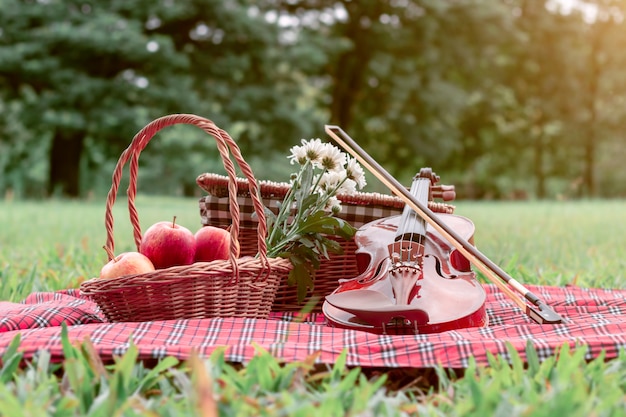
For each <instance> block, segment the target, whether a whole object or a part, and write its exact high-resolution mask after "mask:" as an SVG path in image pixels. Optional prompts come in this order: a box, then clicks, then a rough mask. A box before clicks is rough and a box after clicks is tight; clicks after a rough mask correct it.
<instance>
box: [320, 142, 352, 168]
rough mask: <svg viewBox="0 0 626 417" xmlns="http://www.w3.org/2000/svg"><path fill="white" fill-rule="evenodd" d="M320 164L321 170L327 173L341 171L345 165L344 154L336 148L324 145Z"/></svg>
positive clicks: (327, 144)
mask: <svg viewBox="0 0 626 417" xmlns="http://www.w3.org/2000/svg"><path fill="white" fill-rule="evenodd" d="M320 163H321V166H322V168H323V169H327V170H329V171H335V170H338V169H343V166H344V165H345V163H346V154H345V153H343V152H341V151H340V150H339V148H337V147H336V146H333V145H331V144H330V143H325V144H324V149H323V153H322V157H321V159H320Z"/></svg>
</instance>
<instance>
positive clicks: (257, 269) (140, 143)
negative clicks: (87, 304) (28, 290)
mask: <svg viewBox="0 0 626 417" xmlns="http://www.w3.org/2000/svg"><path fill="white" fill-rule="evenodd" d="M179 123H182V124H191V125H195V126H197V127H199V128H201V129H202V130H204V131H205V132H206V133H208V134H209V135H211V136H213V138H214V139H215V140H216V143H217V147H218V150H219V152H220V155H221V158H222V162H223V164H224V168H225V169H226V172H227V174H228V177H227V178H228V180H227V186H228V188H229V189H230V190H231V192H230V195H232V196H233V197H232V198H228V210H229V213H230V215H231V218H232V223H231V229H230V234H231V246H230V258H229V259H228V260H217V261H213V262H197V263H194V264H192V265H187V266H175V267H171V268H166V269H160V270H156V271H154V272H151V273H146V274H139V275H130V276H125V277H121V278H117V279H110V280H103V279H98V278H93V279H91V280H89V281H86V282H83V283H82V284H81V287H80V289H81V291H82V292H83V293H84V294H85V295H87V296H89V297H91V298H92V299H93V300H94V301H95V302H96V303H97V304H98V305H99V306H100V308H101V309H102V311H103V312H104V314H105V316H106V317H107V319H108V320H110V321H115V322H119V321H152V320H168V319H180V318H186V319H189V318H208V317H228V316H239V317H251V318H265V317H267V316H268V315H269V312H270V310H271V307H272V304H273V302H274V299H275V296H276V290H277V288H278V285H279V283H280V282H281V281H282V280H283V279H284V277H286V276H287V275H288V273H289V270H290V268H291V263H290V262H289V261H288V260H286V259H282V258H268V257H267V255H266V252H267V251H266V243H265V236H266V234H267V225H266V219H265V214H264V210H263V205H262V202H261V201H260V199H259V198H258V197H257V195H258V185H257V182H256V180H255V178H254V174H253V173H252V170H251V169H250V166H249V165H248V164H247V163H246V161H245V160H244V159H243V157H242V156H241V152H240V150H239V148H238V146H237V144H236V143H235V142H234V141H233V139H232V138H231V137H230V136H229V135H228V133H226V132H225V131H224V130H221V129H219V128H218V127H217V126H216V125H215V124H214V123H213V122H212V121H210V120H208V119H205V118H202V117H199V116H195V115H186V114H176V115H170V116H165V117H162V118H159V119H157V120H154V121H153V122H151V123H149V124H148V125H147V126H146V127H144V128H143V129H142V130H141V131H139V132H138V133H137V134H136V135H135V137H134V138H133V140H132V142H131V144H130V146H129V147H128V148H127V149H126V150H125V151H124V152H123V153H122V155H121V156H120V159H119V161H118V162H117V165H116V167H115V171H114V173H113V184H112V186H111V189H110V191H109V194H108V197H107V202H106V216H105V220H106V222H105V223H106V232H107V242H106V246H107V248H109V249H111V252H113V250H114V239H113V216H112V208H113V205H114V203H115V199H116V195H117V191H118V188H119V183H120V180H121V177H122V173H123V169H124V166H125V164H126V163H127V162H128V161H129V160H130V168H129V170H130V182H129V186H128V190H127V194H128V209H129V213H130V220H131V224H132V226H133V230H134V238H135V244H136V246H137V249H139V245H140V242H141V236H142V235H141V229H140V226H139V218H138V214H137V210H136V208H135V203H134V201H135V196H136V192H137V172H138V165H139V164H138V162H139V155H140V153H141V151H142V150H143V149H144V148H145V147H146V145H147V144H148V142H149V141H150V139H151V138H152V137H153V135H154V134H155V133H157V132H158V131H159V130H161V129H163V128H165V127H167V126H171V125H175V124H179ZM231 154H232V157H233V158H234V159H235V161H236V162H237V165H238V166H239V168H240V169H241V171H242V173H243V174H244V176H245V177H246V179H247V180H248V181H247V187H248V193H249V195H250V196H252V205H253V208H254V211H255V212H256V217H257V218H258V222H257V224H256V229H255V230H254V231H253V232H252V231H250V232H252V233H253V234H254V242H255V244H256V248H255V250H254V253H249V254H248V255H256V254H257V253H258V254H259V255H258V257H252V256H242V257H241V258H240V244H239V241H240V239H241V236H240V227H239V218H240V210H239V205H238V203H237V199H236V194H237V192H236V186H237V181H236V177H235V175H236V174H235V165H234V164H233V161H232V160H231ZM248 239H249V237H246V240H248Z"/></svg>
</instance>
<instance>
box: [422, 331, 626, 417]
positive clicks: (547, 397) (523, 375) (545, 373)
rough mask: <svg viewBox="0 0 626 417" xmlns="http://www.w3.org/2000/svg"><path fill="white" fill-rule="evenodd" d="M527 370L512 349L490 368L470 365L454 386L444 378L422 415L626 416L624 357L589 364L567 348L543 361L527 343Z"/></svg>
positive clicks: (583, 351)
mask: <svg viewBox="0 0 626 417" xmlns="http://www.w3.org/2000/svg"><path fill="white" fill-rule="evenodd" d="M525 354H526V357H527V362H528V364H527V365H525V364H524V361H523V360H522V357H521V355H520V353H519V352H517V351H516V350H515V349H513V348H512V347H510V346H509V354H508V357H507V358H505V357H500V356H499V357H495V356H493V355H490V356H489V366H477V365H476V364H475V363H470V366H469V367H468V368H467V369H466V370H465V377H464V378H463V379H460V380H458V381H457V380H453V379H450V377H449V376H448V375H447V374H446V373H445V372H441V371H440V372H439V375H440V377H441V379H440V387H439V393H438V394H436V395H434V398H436V402H437V407H434V406H433V404H432V403H428V404H426V405H425V406H422V405H420V406H419V407H418V408H417V410H416V411H417V412H418V413H419V414H420V415H441V416H443V415H445V416H461V415H462V416H484V415H497V416H500V415H502V416H504V415H506V416H511V417H514V416H526V415H532V416H553V415H556V414H559V415H561V414H563V415H565V414H566V415H570V416H581V417H582V416H589V415H597V416H617V415H622V414H623V413H624V412H626V405H625V404H624V401H623V397H624V392H625V389H626V386H624V375H625V374H624V373H625V372H626V367H625V363H626V362H624V359H626V354H625V352H624V351H623V350H622V351H621V352H620V357H619V358H618V359H616V360H615V361H612V362H608V363H607V362H606V361H605V358H604V357H603V356H600V357H598V358H595V359H593V360H592V361H588V360H587V358H586V356H585V354H586V349H585V348H584V347H580V348H574V349H572V348H570V347H569V345H563V346H562V347H561V348H560V349H559V350H558V352H557V353H556V354H555V355H554V356H551V357H549V358H548V359H546V360H544V361H543V362H540V361H539V358H538V356H537V352H536V350H535V349H534V348H533V347H532V345H531V344H530V343H529V344H528V346H527V348H526V352H525Z"/></svg>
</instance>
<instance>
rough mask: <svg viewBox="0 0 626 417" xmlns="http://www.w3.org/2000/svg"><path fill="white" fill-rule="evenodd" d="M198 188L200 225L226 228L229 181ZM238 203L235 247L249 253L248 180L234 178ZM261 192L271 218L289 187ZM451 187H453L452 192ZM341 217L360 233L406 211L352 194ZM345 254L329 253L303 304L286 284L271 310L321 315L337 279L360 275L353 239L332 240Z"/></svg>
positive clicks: (376, 197) (383, 198)
mask: <svg viewBox="0 0 626 417" xmlns="http://www.w3.org/2000/svg"><path fill="white" fill-rule="evenodd" d="M196 183H197V184H198V186H199V187H200V188H202V189H203V190H205V191H206V192H207V193H208V195H207V196H205V197H204V198H201V199H200V202H199V205H200V207H199V209H200V217H201V222H202V224H203V225H209V226H216V227H222V228H226V227H228V226H229V225H230V223H231V221H232V219H231V216H230V212H229V210H228V200H229V197H230V195H229V190H230V188H229V187H228V185H229V178H228V177H226V176H223V175H219V174H215V173H204V174H201V175H200V176H198V177H197V178H196ZM237 183H238V187H237V190H238V195H237V201H238V205H239V207H240V208H241V218H240V222H241V229H240V233H239V242H240V244H241V253H242V254H244V255H245V254H252V253H254V252H255V250H256V238H257V236H256V218H255V215H254V209H253V204H252V202H253V200H252V198H251V195H250V193H249V191H248V180H247V179H245V178H238V179H237ZM258 183H259V192H260V194H261V197H262V199H263V203H264V204H265V206H266V207H268V208H269V209H270V210H272V211H274V212H275V213H276V212H277V211H278V208H277V207H278V204H277V203H279V202H281V201H282V200H283V198H284V197H285V195H286V194H287V191H288V190H289V187H290V185H289V184H288V183H283V182H273V181H266V180H261V181H258ZM452 188H453V187H452ZM337 198H338V199H339V200H340V201H341V213H339V214H338V215H337V217H340V218H342V219H344V220H346V221H348V222H349V223H350V224H352V226H354V227H356V228H359V227H361V226H363V225H364V224H366V223H369V222H371V221H374V220H378V219H381V218H384V217H390V216H395V215H400V214H401V213H402V210H403V209H404V205H405V204H404V201H402V199H400V198H398V197H395V196H391V195H387V194H382V193H376V192H356V193H355V194H350V195H345V194H339V195H337ZM428 207H429V208H430V209H431V210H432V211H434V212H438V213H453V211H454V206H452V205H450V204H447V203H444V202H442V201H434V200H430V201H429V202H428ZM336 240H337V241H338V242H339V244H340V245H341V247H342V249H343V253H341V254H330V258H329V259H324V260H323V261H322V263H321V266H320V269H318V270H317V271H316V273H315V282H314V288H313V289H312V290H309V292H308V294H307V296H306V298H305V300H304V301H303V302H298V299H297V288H296V286H290V285H288V284H287V282H286V280H283V281H281V283H280V284H279V287H278V290H277V292H276V298H275V300H274V305H273V310H274V311H293V312H296V311H300V310H302V309H303V307H305V306H306V307H307V308H310V309H311V311H313V312H320V311H321V307H322V303H323V301H324V297H325V296H326V295H328V294H330V293H332V292H333V291H334V290H335V289H337V287H338V280H339V279H343V278H352V277H355V276H357V275H358V274H359V269H360V268H362V267H364V266H365V265H359V255H358V254H356V253H355V251H356V250H357V246H356V244H355V242H354V240H345V239H341V238H336Z"/></svg>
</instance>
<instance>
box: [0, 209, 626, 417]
mask: <svg viewBox="0 0 626 417" xmlns="http://www.w3.org/2000/svg"><path fill="white" fill-rule="evenodd" d="M124 203H125V202H124V201H120V202H119V206H118V205H116V207H115V208H114V217H115V219H116V223H115V227H116V229H115V230H116V236H118V240H117V241H116V243H117V246H116V248H117V249H118V250H126V249H131V248H132V231H131V228H130V225H129V224H128V220H127V208H126V207H125V204H124ZM137 204H138V210H139V214H140V218H141V221H142V225H143V226H144V227H147V225H149V224H152V223H153V222H155V221H158V220H162V219H163V218H166V217H171V216H172V215H173V214H176V215H177V216H178V220H179V221H180V222H181V224H183V225H186V226H187V227H190V228H193V227H194V226H193V225H194V224H197V225H198V227H199V220H198V207H197V201H196V200H195V199H171V198H162V197H161V198H148V197H141V198H139V200H138V202H137ZM624 204H625V203H624V202H623V201H576V202H571V201H570V202H535V203H521V202H507V203H494V202H491V203H486V202H482V203H478V202H458V203H457V209H456V213H457V214H460V215H465V216H467V217H468V218H470V219H471V220H473V221H474V223H475V225H476V231H475V235H474V238H475V242H476V244H477V245H478V247H479V248H480V249H481V251H482V252H483V253H485V254H487V256H489V257H490V258H492V259H493V260H494V261H495V262H496V263H498V264H500V265H501V266H502V267H503V268H504V269H505V270H506V271H507V272H508V273H510V274H511V275H513V276H515V277H516V278H518V279H519V280H520V281H521V282H524V283H527V284H534V283H537V284H548V285H565V284H569V283H575V284H579V285H584V286H593V287H616V288H623V287H624V283H625V282H626V281H624V277H623V274H622V272H621V271H623V270H624V262H623V259H622V255H621V247H622V246H623V245H621V242H622V240H623V236H624V234H626V231H625V230H622V229H623V227H626V226H622V225H626V221H621V220H620V218H619V215H618V214H619V213H626V210H624V208H625V207H624ZM615 216H618V217H615ZM607 219H610V221H611V227H607V226H606V224H607V221H608V220H607ZM0 223H1V224H3V227H2V229H1V230H0V248H1V250H0V274H1V276H0V279H1V281H2V290H1V291H0V296H1V297H0V299H2V300H10V301H16V302H17V301H20V300H22V299H23V298H24V297H25V296H26V295H28V294H29V293H30V292H32V291H38V290H41V291H52V290H58V289H62V288H66V287H76V286H77V285H78V282H79V281H80V280H81V279H84V278H88V277H91V276H93V274H95V271H98V270H99V269H100V267H101V265H102V264H103V263H104V262H105V260H106V256H105V254H104V253H103V251H102V249H101V246H102V244H103V243H104V239H105V235H104V226H103V210H102V204H94V203H77V202H69V201H46V202H40V203H34V202H12V203H7V202H2V203H0ZM503 231H506V233H504V232H503ZM62 337H63V339H62V340H63V343H64V355H65V358H64V360H63V361H62V362H60V363H55V362H53V361H51V358H50V355H49V353H47V352H45V351H43V352H40V353H39V354H38V355H37V356H36V357H35V358H34V359H33V360H32V361H28V362H27V363H24V362H23V354H22V353H21V352H20V350H19V344H20V339H19V337H17V338H16V339H14V340H13V343H12V344H11V346H10V347H9V348H8V349H7V350H6V351H5V353H4V355H3V356H2V358H1V364H2V365H1V366H0V415H11V416H27V415H56V416H79V415H80V416H83V415H93V416H100V415H102V416H110V415H125V416H136V415H137V416H138V415H161V416H180V415H199V414H200V411H199V410H208V409H211V410H215V409H216V410H217V411H218V415H224V416H227V415H240V416H246V415H276V416H287V415H290V416H291V415H302V416H308V415H317V414H318V412H319V414H320V415H321V414H322V411H323V412H324V414H323V415H341V416H343V415H351V416H368V415H382V416H385V415H388V416H405V415H432V416H444V415H445V416H461V415H463V416H466V415H476V416H481V415H506V416H508V417H514V416H522V415H538V416H541V415H546V416H552V415H561V414H564V413H567V414H568V415H572V416H586V415H598V416H613V415H615V416H618V415H623V414H624V412H625V411H626V410H624V402H623V398H624V395H625V394H626V384H625V383H624V381H626V367H625V364H626V356H625V355H626V353H625V351H624V350H622V351H621V352H620V353H619V357H618V358H616V359H615V360H611V361H606V360H605V358H604V357H602V356H600V357H598V358H596V359H593V360H589V358H587V357H586V353H587V351H586V349H585V348H584V346H582V347H571V348H570V347H566V346H564V347H562V348H561V349H560V350H559V351H558V352H555V354H554V355H552V356H550V357H548V358H546V359H543V360H540V357H539V356H538V354H537V352H535V351H534V350H533V349H531V348H530V347H529V348H527V349H526V352H525V359H526V361H524V357H523V356H521V355H520V354H518V353H517V352H514V351H510V352H509V353H508V354H507V355H504V356H503V357H491V358H490V359H489V366H479V365H477V364H475V363H470V366H469V368H468V369H466V370H465V372H464V374H463V375H462V376H459V375H456V376H455V375H454V374H452V373H450V372H448V370H445V369H440V368H437V369H436V370H435V371H436V372H437V375H438V380H439V383H438V385H437V384H435V385H431V386H426V387H425V388H423V389H422V388H416V387H413V388H402V389H399V390H394V388H392V387H393V386H398V385H397V384H396V381H394V380H393V379H392V378H393V377H392V375H393V374H392V373H390V374H389V377H386V376H385V375H383V376H382V377H380V378H371V377H368V375H372V373H368V372H364V370H359V369H357V368H352V369H351V368H350V367H348V366H347V365H346V362H345V360H346V357H345V356H341V357H340V358H338V360H337V362H336V364H335V365H334V366H332V367H326V366H321V365H318V364H316V363H315V360H316V357H315V356H312V357H310V358H308V359H307V360H306V361H303V362H298V363H287V364H282V363H279V362H278V361H277V360H276V359H273V358H271V357H270V355H269V354H268V353H267V352H264V351H263V350H262V349H258V352H257V355H256V356H255V358H253V359H252V360H251V361H249V362H248V363H246V364H241V365H235V364H231V363H227V362H226V361H225V359H224V355H223V352H220V351H219V350H218V351H216V352H215V353H214V354H213V355H212V356H211V357H210V358H205V359H202V360H200V359H199V358H195V359H193V358H192V359H190V360H189V361H186V362H182V363H177V361H176V360H175V359H173V358H165V359H162V360H160V361H156V362H151V363H149V364H144V363H143V362H142V361H139V360H137V349H136V347H135V346H133V344H132V343H130V344H129V346H128V349H127V351H126V352H125V353H124V354H123V355H120V356H119V357H117V358H116V359H115V360H114V361H113V362H112V363H103V362H102V360H101V359H100V358H99V357H98V355H97V353H96V352H95V351H94V348H93V346H92V345H91V344H90V343H89V341H88V340H84V341H80V343H74V342H72V343H70V341H69V340H68V339H67V333H66V331H65V330H64V331H63V335H62ZM524 362H526V365H525V364H524ZM418 379H419V378H418ZM207 392H210V394H207ZM207 399H209V400H210V399H212V403H211V402H210V401H207Z"/></svg>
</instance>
